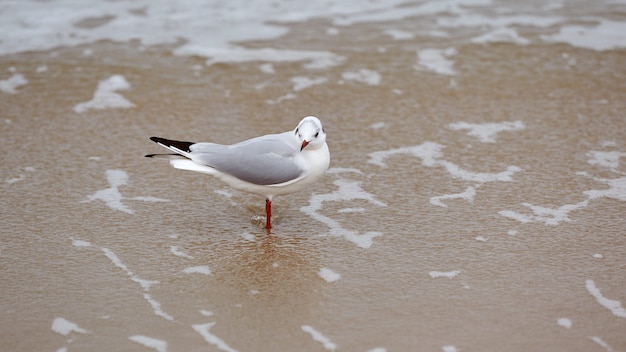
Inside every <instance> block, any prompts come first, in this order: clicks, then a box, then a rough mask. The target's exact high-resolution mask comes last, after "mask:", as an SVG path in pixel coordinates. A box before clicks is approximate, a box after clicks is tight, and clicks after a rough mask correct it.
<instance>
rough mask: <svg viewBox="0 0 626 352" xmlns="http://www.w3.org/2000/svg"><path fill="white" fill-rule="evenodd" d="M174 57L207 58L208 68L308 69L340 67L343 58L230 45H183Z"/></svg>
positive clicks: (323, 54) (312, 52) (321, 52)
mask: <svg viewBox="0 0 626 352" xmlns="http://www.w3.org/2000/svg"><path fill="white" fill-rule="evenodd" d="M174 54H175V55H180V56H200V57H207V58H208V59H207V61H206V64H207V65H208V66H210V65H214V64H217V63H244V62H254V61H265V62H268V61H269V62H299V61H307V62H308V63H306V64H304V67H305V68H308V69H324V68H330V67H334V66H338V65H341V64H342V63H343V62H344V61H345V57H343V56H340V55H337V54H334V53H331V52H328V51H311V50H288V49H273V48H260V49H249V48H243V47H237V46H232V45H225V46H223V47H211V46H206V45H205V44H201V45H197V44H185V45H183V46H181V47H179V48H178V49H175V50H174Z"/></svg>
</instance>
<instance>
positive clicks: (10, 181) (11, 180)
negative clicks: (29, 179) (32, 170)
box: [4, 174, 26, 185]
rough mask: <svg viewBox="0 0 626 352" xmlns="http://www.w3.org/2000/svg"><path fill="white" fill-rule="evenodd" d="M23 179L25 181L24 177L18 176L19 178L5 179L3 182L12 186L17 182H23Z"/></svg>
mask: <svg viewBox="0 0 626 352" xmlns="http://www.w3.org/2000/svg"><path fill="white" fill-rule="evenodd" d="M25 179H26V175H23V174H20V175H19V176H16V177H11V178H7V179H6V180H4V181H5V182H6V183H8V184H10V185H12V184H14V183H17V182H20V181H24V180H25Z"/></svg>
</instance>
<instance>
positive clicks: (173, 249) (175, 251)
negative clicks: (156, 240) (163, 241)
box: [170, 246, 193, 259]
mask: <svg viewBox="0 0 626 352" xmlns="http://www.w3.org/2000/svg"><path fill="white" fill-rule="evenodd" d="M170 253H172V254H173V255H175V256H177V257H181V258H187V259H193V257H192V256H190V255H189V254H187V253H185V252H183V251H181V250H179V249H178V246H170Z"/></svg>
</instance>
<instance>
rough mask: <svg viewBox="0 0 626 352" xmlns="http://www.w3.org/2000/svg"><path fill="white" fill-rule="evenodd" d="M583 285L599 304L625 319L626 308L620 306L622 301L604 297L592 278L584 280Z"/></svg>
mask: <svg viewBox="0 0 626 352" xmlns="http://www.w3.org/2000/svg"><path fill="white" fill-rule="evenodd" d="M585 287H586V288H587V291H588V292H589V293H590V294H591V295H592V296H593V297H594V298H595V299H596V301H598V303H600V305H601V306H603V307H604V308H606V309H608V310H610V311H611V313H613V314H614V315H615V316H618V317H620V318H624V319H626V309H624V307H622V302H620V301H616V300H612V299H608V298H606V297H604V296H603V295H602V292H600V289H598V288H597V287H596V284H595V282H593V280H587V281H585Z"/></svg>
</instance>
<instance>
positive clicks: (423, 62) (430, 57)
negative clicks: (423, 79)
mask: <svg viewBox="0 0 626 352" xmlns="http://www.w3.org/2000/svg"><path fill="white" fill-rule="evenodd" d="M455 54H456V50H455V49H454V48H448V49H445V50H444V49H430V48H429V49H422V50H419V51H418V52H417V64H416V65H415V66H414V67H415V69H416V70H419V71H421V70H426V71H432V72H434V73H437V74H440V75H455V74H456V71H454V68H453V66H454V61H452V60H451V59H450V58H451V57H452V56H454V55H455Z"/></svg>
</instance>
